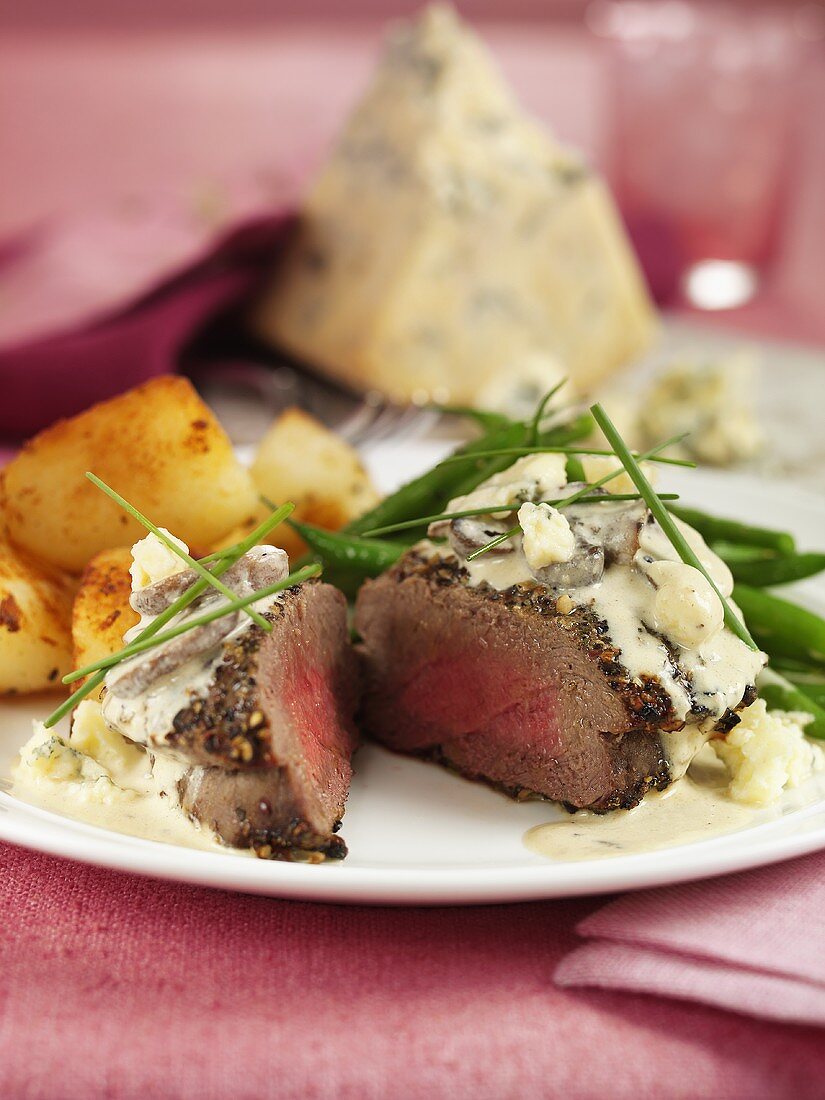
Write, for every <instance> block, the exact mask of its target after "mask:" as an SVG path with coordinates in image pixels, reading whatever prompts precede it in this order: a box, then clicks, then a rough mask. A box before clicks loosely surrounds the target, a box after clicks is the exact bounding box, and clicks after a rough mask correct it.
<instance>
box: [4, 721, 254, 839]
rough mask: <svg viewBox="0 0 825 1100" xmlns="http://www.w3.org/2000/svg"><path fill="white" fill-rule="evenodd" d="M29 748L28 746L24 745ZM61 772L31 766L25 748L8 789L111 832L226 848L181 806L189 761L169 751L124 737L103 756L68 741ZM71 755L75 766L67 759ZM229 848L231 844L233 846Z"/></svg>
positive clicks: (40, 805) (29, 799) (20, 796)
mask: <svg viewBox="0 0 825 1100" xmlns="http://www.w3.org/2000/svg"><path fill="white" fill-rule="evenodd" d="M27 748H28V746H27ZM58 751H59V752H60V753H61V755H62V756H64V757H65V758H66V762H67V765H68V766H67V767H66V768H65V769H61V772H62V774H61V773H58V774H55V775H53V776H44V775H42V774H40V773H38V771H37V770H36V769H35V768H33V767H31V765H30V763H29V761H28V759H27V755H26V750H25V749H24V750H23V758H22V760H21V763H20V764H19V765H18V766H17V767H16V768H15V770H14V784H13V787H12V794H13V795H14V796H15V798H19V799H20V800H21V801H22V802H27V803H28V804H29V805H32V806H37V807H39V808H40V809H44V810H49V811H51V812H52V813H58V814H63V815H64V816H66V817H70V818H72V819H74V820H76V821H82V822H85V823H86V824H88V825H96V826H98V827H99V828H103V829H111V830H112V831H113V832H116V833H123V834H125V835H127V836H134V837H139V838H141V839H143V840H154V841H159V842H160V843H164V844H179V845H183V846H184V847H187V848H199V849H204V850H207V851H221V852H225V851H227V850H228V849H227V848H226V847H225V846H224V845H223V844H221V842H220V841H219V840H218V838H217V837H216V836H215V834H214V833H213V832H212V830H211V829H209V828H207V827H206V826H202V825H200V824H199V823H198V822H195V821H192V820H191V819H190V818H189V817H188V816H187V815H186V814H185V813H184V812H183V810H182V809H181V806H180V802H179V799H178V792H177V784H178V781H179V780H180V779H181V777H182V776H183V775H184V773H185V772H186V771H187V770H188V766H187V765H186V764H183V763H182V762H180V761H178V760H175V759H174V758H172V757H170V756H164V757H161V756H153V755H151V754H149V753H147V752H145V751H144V750H143V749H142V748H139V747H138V746H136V745H130V744H129V743H128V742H127V741H125V740H124V741H123V745H122V747H121V749H120V751H119V752H118V754H117V756H116V757H114V756H113V755H107V756H106V759H105V766H103V763H102V761H100V760H98V759H95V758H94V757H92V756H86V755H84V754H82V753H81V752H80V751H79V750H78V751H74V750H72V748H71V741H70V740H69V742H68V747H67V748H63V749H60V750H58ZM73 760H74V761H76V768H73V767H72V762H73ZM233 850H234V849H233Z"/></svg>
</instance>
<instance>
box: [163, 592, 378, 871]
mask: <svg viewBox="0 0 825 1100" xmlns="http://www.w3.org/2000/svg"><path fill="white" fill-rule="evenodd" d="M267 615H268V617H270V618H272V619H273V620H274V625H273V630H272V633H270V634H267V633H265V632H264V631H263V630H261V629H260V628H259V627H256V626H250V627H249V629H247V630H245V631H244V632H243V633H242V634H241V635H240V636H239V637H238V638H237V640H235V641H234V642H230V643H229V644H228V645H227V646H226V648H225V652H224V657H223V661H222V663H221V664H220V665H219V666H218V669H217V671H216V673H215V678H214V680H213V682H212V684H211V686H210V689H209V693H208V695H207V696H206V697H205V698H204V699H203V700H200V701H199V702H198V703H196V704H195V705H194V706H192V707H189V708H187V709H186V710H183V711H180V712H179V713H178V714H177V715H176V716H175V720H174V728H173V730H172V731H171V732H170V734H169V736H168V741H169V743H170V745H172V746H174V747H175V749H176V750H177V751H178V752H182V753H184V754H185V755H186V756H187V758H189V759H191V760H192V761H193V762H195V763H196V764H198V765H201V766H198V767H194V768H193V769H192V770H191V771H190V772H188V773H187V775H186V776H184V778H183V780H182V781H181V784H180V796H181V805H182V806H183V808H184V809H185V810H186V811H187V812H188V813H189V814H191V815H192V816H193V817H195V818H196V819H197V820H199V821H201V822H203V823H204V824H206V825H209V826H210V827H211V828H213V829H214V830H215V831H216V832H217V834H218V835H219V836H220V837H221V838H222V839H223V840H224V841H225V842H226V843H227V844H230V845H232V846H234V847H240V848H253V849H254V850H255V851H256V852H257V854H258V855H261V856H265V857H270V858H275V859H302V858H313V857H314V858H320V857H321V856H326V857H330V858H336V859H340V858H343V856H345V855H346V852H347V849H346V845H345V844H344V842H343V840H341V839H340V838H339V837H337V836H335V835H334V834H335V832H336V831H337V829H338V828H339V826H340V823H341V818H342V816H343V813H344V804H345V802H346V798H347V793H348V791H349V784H350V779H351V777H352V766H351V759H352V754H353V752H354V750H355V746H356V740H357V739H356V732H355V726H354V722H353V718H354V713H355V708H356V705H357V701H358V667H357V659H356V657H355V653H354V651H353V648H352V645H351V643H350V639H349V630H348V627H347V610H346V601H345V599H344V597H343V595H342V594H341V593H340V592H339V591H338V590H337V589H335V588H333V587H331V586H330V585H327V584H306V585H303V586H302V587H301V588H299V589H292V590H290V591H289V592H288V593H287V594H286V595H285V597H284V599H283V601H282V602H280V603H277V604H275V605H274V606H273V608H272V610H271V611H270V612H268V613H267Z"/></svg>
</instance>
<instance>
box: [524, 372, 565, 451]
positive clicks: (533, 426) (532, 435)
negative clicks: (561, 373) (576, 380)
mask: <svg viewBox="0 0 825 1100" xmlns="http://www.w3.org/2000/svg"><path fill="white" fill-rule="evenodd" d="M566 385H567V379H566V378H562V380H561V382H558V383H557V384H556V385H555V386H553V388H552V389H551V390H548V391H547V393H546V394H545V395H544V397H542V399H541V401H539V403H538V405H537V406H536V411H535V413H534V414H533V419H532V420H531V421H530V430H529V432H528V434H527V441H528V443H538V439H539V432H540V431H541V418H542V417H543V416H544V410H545V409H546V408H547V406H548V405H549V404H550V402H551V401H552V400H553V398H554V397H555V396H556V394H557V393H558V392H559V390H560V389H561V388H562V386H566Z"/></svg>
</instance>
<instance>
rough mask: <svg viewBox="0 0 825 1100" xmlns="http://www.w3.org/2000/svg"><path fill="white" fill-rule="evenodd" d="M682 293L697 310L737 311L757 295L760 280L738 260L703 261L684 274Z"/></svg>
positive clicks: (754, 271)
mask: <svg viewBox="0 0 825 1100" xmlns="http://www.w3.org/2000/svg"><path fill="white" fill-rule="evenodd" d="M681 289H682V294H683V295H684V297H685V299H686V300H687V301H688V302H689V303H690V304H691V305H692V306H695V307H696V309H736V307H737V306H743V305H745V303H746V302H749V301H750V300H751V298H753V296H754V295H755V294H756V291H757V290H758V289H759V276H758V274H757V271H756V269H755V268H752V267H749V266H748V265H747V264H743V263H738V262H736V261H734V260H701V261H700V262H699V263H697V264H694V265H693V267H690V268H688V270H687V271H686V272H685V273H684V275H683V276H682V280H681Z"/></svg>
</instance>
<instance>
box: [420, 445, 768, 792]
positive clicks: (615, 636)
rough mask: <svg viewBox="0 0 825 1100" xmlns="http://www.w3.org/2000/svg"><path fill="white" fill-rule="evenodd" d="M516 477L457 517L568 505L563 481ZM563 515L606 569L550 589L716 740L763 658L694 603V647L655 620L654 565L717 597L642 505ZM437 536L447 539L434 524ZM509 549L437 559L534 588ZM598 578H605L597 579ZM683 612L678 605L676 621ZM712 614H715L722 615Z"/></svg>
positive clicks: (485, 577) (518, 552)
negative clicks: (602, 625) (502, 506)
mask: <svg viewBox="0 0 825 1100" xmlns="http://www.w3.org/2000/svg"><path fill="white" fill-rule="evenodd" d="M539 457H541V456H534V457H533V459H531V460H529V461H532V462H533V464H534V466H535V462H536V461H537V460H538V458H539ZM544 457H547V456H544ZM552 457H553V458H557V457H558V456H552ZM524 463H525V460H523V459H522V460H520V468H521V470H522V472H523V473H526V472H527V469H528V468H527V467H525V465H524ZM518 469H519V467H516V466H514V467H512V468H511V470H509V471H504V472H503V473H500V474H498V475H496V477H495V478H494V479H491V481H490V482H489V483H487V484H488V488H485V487H484V486H480V487H479V488H478V489H476V490H475V491H474V492H473V494H472V495H471V496H468V497H465V498H459V500H458V501H457V502H455V501H454V502H451V505H450V506H449V507H450V510H453V507H454V506H461V507H464V506H465V503H466V502H467V501H471V504H472V506H474V507H479V506H480V505H481V504H483V503H487V502H488V500H489V502H490V503H491V505H492V504H499V503H501V502H502V501H503V500H504V497H505V496H506V495H507V493H509V494H510V500H511V501H515V500H516V499H520V500H523V499H525V498H529V497H530V496H531V495H532V496H533V497H534V498H536V499H538V497H537V494H539V495H542V494H549V495H550V496H551V497H563V496H564V495H565V492H568V493H569V491H570V489H571V487H570V486H567V487H565V486H564V484H563V483H562V484H557V485H556V486H555V488H553V487H552V486H550V485H549V483H548V482H547V480H546V479H545V480H542V479H541V478H538V477H535V476H534V477H532V479H528V478H526V477H524V478H523V479H522V480H521V481H519V480H518V479H517V478H515V475H516V473H517V472H518ZM533 472H534V473H535V471H533ZM557 473H558V470H557V468H556V469H554V468H553V467H552V465H551V466H549V468H548V470H547V476H548V477H551V478H552V475H553V474H556V475H557ZM562 476H563V475H562ZM502 487H504V495H503V496H502ZM563 514H564V515H565V516H566V517H567V518H568V520H569V522H570V525H571V527H572V528H573V530H574V531H575V532H576V536H577V539H578V540H579V543H578V547H577V551H576V554H579V555H580V556H581V560H582V561H583V560H584V557H585V555H586V553H587V547H591V548H596V547H602V548H604V553H605V562H606V564H605V567H604V570H603V572H602V573H601V576H600V577H599V579H598V580H597V581H596V582H595V583H591V582H590V577H588V579H587V581H585V582H583V583H581V584H579V585H578V586H577V585H575V584H563V585H560V586H558V587H554V589H553V590H554V591H556V592H558V593H559V594H561V593H562V592H564V593H565V594H566V595H567V596H568V597H569V598H570V600H571V601H572V604H573V605H574V606H577V607H587V608H590V609H591V610H592V611H593V612H594V614H595V615H596V616H597V617H598V618H599V619H601V620H604V621H605V622H606V623H607V629H608V635H609V638H610V640H611V642H612V643H613V644H614V645H615V646H616V647H617V648H618V649H619V650H621V654H620V658H619V659H620V661H621V663H622V665H623V666H624V667H625V669H626V670H627V672H628V673H629V675H630V676H631V677H632V678H633V679H635V680H637V681H641V679H642V678H643V677H654V678H655V679H657V680H658V681H659V682H660V684H661V685H662V687H663V688H664V690H665V691H666V692H667V694H668V696H669V697H670V700H671V704H672V706H673V711H674V713H675V715H676V717H677V718H679V719H680V720H682V721H685V722H690V721H692V722H693V723H694V724H695V723H696V722H697V721H702V723H703V725H704V727H705V730H706V732H708V733H709V732H710V730H711V729H712V728H713V726H714V725H715V724H716V722H717V720H718V719H719V718H721V717H722V715H723V714H724V713H725V712H726V710H728V709H729V708H731V709H732V708H734V707H736V706H738V705H739V703H740V702H741V700H742V697H743V694H744V692H745V690H746V688H747V687H748V686H750V685H752V684H753V683H754V682H755V680H756V677H757V675H758V673H759V672H760V670H761V669H762V668H763V666H764V663H765V657H764V654H762V653H759V652H757V651H754V650H752V649H751V648H750V647H749V646H748V645H746V644H745V643H744V642H743V641H741V640H740V639H739V638H738V637H737V636H736V635H735V634H734V633H733V632H732V631H731V630H729V629H728V628H727V627H726V626H722V625H721V616H718V621H717V622H716V623H715V624H713V623H710V622H706V623H705V629H702V615H701V613H699V612H700V609H701V605H700V604H697V605H694V603H693V602H691V603H690V605H689V610H691V611H694V612H696V614H695V616H694V617H695V619H696V624H695V625H696V633H695V636H694V635H692V634H690V635H688V636H687V638H688V639H689V642H688V644H685V641H686V639H683V640H682V642H680V641H677V640H675V639H674V638H672V637H666V636H665V634H664V632H663V630H662V629H661V628H660V624H659V622H658V620H657V616H656V601H657V595H658V596H660V597H662V596H664V595H665V592H664V591H663V590H662V588H661V586H657V584H656V583H654V581H653V580H652V579H651V577H650V576H649V575H648V573H649V571H650V569H651V566H653V567H654V569H655V568H656V566H655V564H654V563H658V562H673V563H674V568H675V571H676V573H677V574H684V576H685V577H686V578H688V579H689V578H690V577H694V578H696V579H697V580H698V581H700V582H701V583H702V584H703V585H704V586H705V587H706V589H707V590H708V592H710V594H711V599H716V596H715V594H714V593H713V591H712V589H711V588H710V586H709V585H707V582H706V581H705V580H704V579H703V578H702V577H701V575H700V574H699V573H697V571H696V570H693V569H690V568H689V567H688V566H685V565H684V563H683V562H682V561H681V559H680V557H679V554H678V553H677V551H676V549H675V548H674V547H673V545H672V543H671V542H670V539H669V538H668V537H667V535H666V534H665V532H664V531H663V530H662V528H661V527H660V526H659V525H658V523H656V522H655V521H654V520H653V518H652V516H650V514H649V513H648V511H647V509H646V507H645V506H644V505H643V504H641V503H639V502H623V501H615V502H612V501H610V500H609V499H605V500H604V501H602V502H600V503H598V504H577V505H573V506H571V507H570V508H567V509H565V510H564V513H563ZM510 522H511V521H510V520H509V519H508V520H506V522H505V526H509V525H510ZM675 522H676V524H677V526H678V527H679V529H680V531H681V533H682V534H683V536H684V537H685V539H686V540H687V542H688V543H689V544H690V546H691V548H692V549H693V551H694V552H695V553H696V555H697V557H698V558H699V560H700V562H701V563H702V565H703V566H704V568H705V569H706V570H707V572H708V574H709V575H710V577H711V579H712V581H713V582H714V584H715V585H716V587H717V588H718V589H719V591H720V592H721V593H722V594H723V595H724V596H725V597H726V598H727V597H729V596H730V594H731V592H732V590H733V578H732V577H731V574H730V570H729V569H728V567H727V566H726V565H725V563H724V562H723V561H722V560H721V559H720V558H719V557H718V556H717V555H716V554H714V553H713V551H712V550H710V548H709V547H708V546H707V545H706V543H705V541H704V539H703V538H702V537H701V535H699V534H698V532H696V531H694V530H693V529H692V528H691V527H689V526H688V525H687V524H684V523H682V522H681V521H680V520H678V519H677V520H676V521H675ZM434 533H435V534H443V533H445V532H444V531H443V530H440V529H438V525H436V529H435V530H434ZM506 545H507V547H508V550H507V552H496V551H492V552H488V553H485V554H482V555H480V556H479V557H477V558H474V559H473V560H471V561H466V560H464V558H463V551H462V550H461V548H460V547H459V546H458V544H456V543H453V549H452V550H450V549H443V548H438V549H435V548H434V552H436V553H439V554H442V555H443V554H446V555H449V556H450V557H456V551H457V550H458V557H459V560H461V562H462V564H463V565H464V567H465V568H466V569H467V571H468V573H469V577H470V584H471V585H479V584H482V583H486V584H489V585H490V586H491V587H492V588H495V589H497V590H498V591H502V590H504V589H507V588H511V587H513V586H514V585H518V584H522V585H524V584H526V585H530V586H533V585H535V584H536V583H538V581H537V578H541V577H542V576H543V574H542V573H541V572H539V573H534V572H533V571H532V570H531V568H530V565H529V563H528V561H527V558H526V557H525V554H524V549H523V539H522V536H520V535H517V536H515V537H514V538H511V539H510V540H509V541H508V542H507V544H506ZM576 554H574V557H575V556H576ZM676 567H678V568H676ZM595 575H596V576H598V573H596V574H595ZM580 576H581V574H580ZM591 576H593V574H591ZM689 591H690V590H689ZM668 592H670V590H668ZM680 610H681V609H680V608H679V607H678V606H677V607H676V617H677V620H678V619H679V618H680ZM711 610H712V611H714V612H716V611H718V609H717V608H715V607H713V608H712V609H711ZM680 625H681V623H680ZM699 743H700V744H701V742H699ZM670 744H671V748H672V749H673V750H674V753H675V755H676V756H677V757H678V756H680V755H684V754H683V753H681V751H680V748H679V746H678V745H676V743H675V742H673V741H672V740H671V742H670ZM674 763H675V764H676V765H677V766H676V767H675V769H674V774H675V775H679V774H682V773H683V771H684V766H682V767H681V768H680V767H679V766H678V765H679V761H678V760H674Z"/></svg>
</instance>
